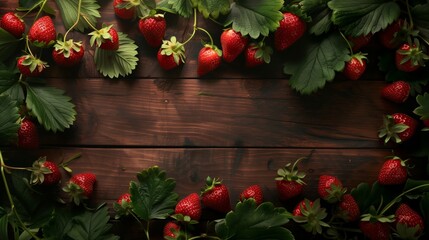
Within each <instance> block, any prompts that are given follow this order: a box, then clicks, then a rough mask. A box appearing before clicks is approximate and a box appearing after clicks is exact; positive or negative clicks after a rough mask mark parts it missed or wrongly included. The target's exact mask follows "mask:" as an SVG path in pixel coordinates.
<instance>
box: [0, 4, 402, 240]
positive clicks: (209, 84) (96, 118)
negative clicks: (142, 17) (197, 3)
mask: <svg viewBox="0 0 429 240" xmlns="http://www.w3.org/2000/svg"><path fill="white" fill-rule="evenodd" d="M112 2H113V1H111V0H108V1H107V0H106V1H99V3H100V4H101V6H102V9H101V12H102V19H101V20H100V21H99V23H100V25H101V23H102V22H104V23H106V24H114V25H115V27H116V28H117V29H118V30H119V31H122V32H124V33H127V34H129V36H130V37H131V38H132V39H134V40H135V41H136V43H137V44H138V46H139V49H138V51H139V55H138V57H139V64H138V67H137V69H136V70H135V71H134V73H133V74H132V75H131V76H129V77H127V78H121V79H113V80H112V79H106V78H103V77H102V76H101V75H100V74H99V73H98V72H97V71H96V69H95V66H94V62H93V53H94V52H93V49H91V48H90V46H89V37H88V36H85V35H82V34H78V33H74V34H72V36H73V37H74V38H75V39H80V40H82V41H84V43H85V49H86V53H85V57H84V61H83V63H82V64H81V65H80V66H79V67H77V68H74V69H70V70H67V69H61V68H58V67H52V68H49V69H48V71H47V72H46V74H45V77H46V78H47V81H48V84H49V85H51V86H55V87H58V88H61V89H64V90H65V91H66V93H67V95H69V96H71V97H72V99H73V103H74V104H76V110H77V112H78V116H77V120H76V122H75V124H74V126H72V127H71V128H70V129H68V130H66V131H65V132H64V133H57V134H53V133H48V132H44V131H43V130H42V129H40V131H41V138H42V139H41V143H42V146H41V149H40V151H37V152H34V153H32V154H33V155H34V156H41V155H42V156H43V155H46V156H47V157H48V159H50V160H53V161H57V162H60V161H61V160H63V159H65V158H67V157H69V156H71V155H73V154H75V153H82V157H81V158H80V159H78V160H76V161H74V162H72V163H71V164H70V167H71V168H72V169H73V170H74V172H76V173H78V172H84V171H92V172H94V173H95V174H96V175H97V183H96V190H95V196H94V199H93V200H92V201H93V202H95V203H101V202H107V203H108V204H109V205H110V206H111V204H112V202H113V201H115V200H116V199H117V198H118V196H119V195H121V194H122V193H123V192H126V191H127V190H128V185H129V182H130V181H131V180H135V176H136V173H137V172H139V171H141V170H143V169H145V168H148V167H151V166H154V165H158V166H159V167H161V168H162V169H164V170H165V171H166V172H167V173H168V176H169V177H172V178H175V179H176V181H177V188H176V190H177V192H178V193H179V195H180V197H183V196H185V195H187V194H189V193H191V192H198V191H199V190H200V188H201V187H203V185H204V179H205V178H206V177H207V176H212V177H219V178H221V179H223V182H224V183H225V184H226V185H227V186H228V187H229V189H230V194H231V201H232V203H235V202H236V201H237V199H238V196H239V194H240V192H241V191H242V190H243V189H244V188H245V187H247V186H249V185H252V184H260V185H261V186H262V188H263V190H264V194H265V197H266V200H269V201H273V202H275V203H276V204H278V205H281V204H284V206H287V207H288V209H290V207H292V206H293V205H294V204H295V203H296V201H297V200H294V201H292V202H291V203H290V204H288V203H279V202H278V199H277V194H276V189H275V182H274V178H275V177H276V170H277V169H278V168H280V167H283V166H284V165H285V164H286V163H289V162H293V161H295V160H296V159H297V158H300V157H303V156H309V155H310V154H311V157H310V158H309V159H308V160H305V161H303V162H302V163H301V164H300V165H299V167H300V169H301V170H303V171H305V172H306V173H307V175H308V176H307V178H306V180H305V181H306V182H307V186H306V187H305V196H306V197H308V198H316V197H317V194H316V189H317V181H318V176H319V175H321V174H331V175H336V176H338V177H339V178H340V179H341V180H342V181H343V183H344V185H345V186H346V187H348V188H349V189H351V188H353V187H355V186H356V185H357V184H358V183H360V182H372V181H374V180H376V175H377V171H378V169H379V167H380V166H381V164H382V162H383V161H384V157H385V156H388V155H391V150H392V149H391V146H385V145H384V144H382V142H381V141H380V140H379V139H378V137H377V130H378V128H379V127H380V126H381V124H382V116H383V114H386V113H393V112H394V111H398V110H399V109H400V106H398V105H396V104H392V103H389V102H387V101H386V100H383V99H382V98H381V97H380V93H379V92H380V89H381V88H382V87H383V86H384V84H385V83H384V82H383V76H382V75H381V74H380V73H377V72H376V66H375V67H374V65H375V62H376V56H375V57H374V59H372V60H373V62H372V63H371V64H372V65H373V67H370V68H369V70H368V71H367V73H365V75H364V76H363V78H362V79H360V80H358V81H347V80H344V79H343V77H341V76H340V75H341V74H338V75H339V76H338V77H337V78H336V79H335V81H334V82H332V83H329V84H327V86H326V87H325V88H324V89H323V90H321V91H319V92H317V93H315V94H313V95H310V96H302V95H299V94H298V93H296V92H295V91H293V90H292V89H291V88H290V86H289V84H288V80H287V76H285V75H284V74H283V73H282V66H283V59H284V58H287V57H290V56H285V54H280V53H275V55H274V56H273V62H272V64H270V65H267V66H263V67H261V68H259V69H257V70H248V69H245V67H244V59H243V57H240V58H239V59H237V60H236V61H235V62H234V63H232V64H226V63H223V64H222V66H221V67H220V68H219V69H218V70H217V71H216V72H214V73H212V74H210V75H208V76H207V77H204V78H201V79H200V78H198V77H197V74H196V69H197V61H196V60H197V54H198V51H199V49H200V48H201V43H200V41H201V38H206V36H205V35H203V34H202V33H200V32H197V34H196V36H195V37H194V38H193V39H192V41H191V42H190V43H189V44H187V45H186V46H185V48H186V55H187V62H186V64H185V65H184V66H183V67H182V68H180V69H176V70H173V71H170V72H166V71H163V70H162V69H161V68H160V66H159V65H158V63H157V60H156V52H157V49H152V48H150V47H149V46H148V45H147V44H146V42H145V41H144V39H143V37H142V36H141V35H140V33H139V32H138V25H137V22H132V23H129V22H126V21H121V20H119V19H117V18H116V17H115V16H114V14H113V8H112ZM50 4H51V5H52V6H53V7H55V4H54V3H52V2H51V3H50ZM16 7H17V1H13V0H7V1H1V2H0V13H1V14H3V13H4V12H6V11H11V10H14V8H16ZM166 19H167V25H168V29H167V33H166V38H169V37H170V36H172V35H175V36H177V37H178V40H179V41H183V40H184V39H186V38H187V37H188V36H189V35H190V33H191V32H192V19H184V18H180V17H177V16H172V15H167V16H166ZM198 20H199V25H200V26H203V27H205V28H207V29H209V31H210V32H211V33H212V35H213V37H214V38H215V42H216V44H217V45H218V46H220V43H219V36H220V33H221V31H222V27H221V26H218V25H216V24H215V23H213V22H211V21H210V20H205V19H203V18H202V17H199V18H198ZM55 22H56V24H57V32H62V33H64V32H65V30H64V27H63V26H62V24H61V18H60V16H59V14H57V17H56V19H55ZM375 40H376V39H375ZM375 45H376V44H375ZM375 48H376V46H375V47H374V49H375ZM374 49H371V48H370V49H369V51H372V50H374ZM51 65H54V64H53V63H52V62H51ZM8 150H9V154H10V157H12V158H13V157H14V155H19V153H18V152H19V151H15V150H14V149H13V148H9V149H8ZM127 226H128V225H127ZM115 231H117V233H118V234H121V235H122V236H123V237H124V239H141V234H142V232H141V231H140V230H139V229H135V228H132V229H131V230H130V229H128V228H127V227H124V225H120V224H119V223H118V225H116V227H115ZM153 234H155V235H156V234H160V232H159V233H156V232H155V233H153ZM135 235H140V236H135Z"/></svg>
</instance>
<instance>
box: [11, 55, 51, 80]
mask: <svg viewBox="0 0 429 240" xmlns="http://www.w3.org/2000/svg"><path fill="white" fill-rule="evenodd" d="M16 66H17V67H18V70H19V72H20V73H21V74H22V75H24V76H26V77H37V76H40V75H41V74H42V72H43V71H44V70H45V68H47V67H49V65H48V64H47V63H46V62H44V61H42V60H41V59H39V58H37V57H34V56H31V55H23V56H21V57H19V58H18V60H17V62H16Z"/></svg>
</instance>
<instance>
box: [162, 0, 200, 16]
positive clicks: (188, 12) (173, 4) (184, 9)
mask: <svg viewBox="0 0 429 240" xmlns="http://www.w3.org/2000/svg"><path fill="white" fill-rule="evenodd" d="M168 4H169V5H170V8H171V9H173V10H174V11H175V12H176V13H177V14H179V15H180V16H182V17H185V18H188V17H190V16H192V14H193V9H194V6H193V4H192V0H168Z"/></svg>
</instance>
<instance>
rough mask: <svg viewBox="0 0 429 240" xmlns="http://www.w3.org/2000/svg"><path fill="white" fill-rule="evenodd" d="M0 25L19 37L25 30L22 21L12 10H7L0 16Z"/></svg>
mask: <svg viewBox="0 0 429 240" xmlns="http://www.w3.org/2000/svg"><path fill="white" fill-rule="evenodd" d="M0 27H1V28H3V29H4V30H6V31H7V32H9V33H10V34H12V35H13V36H14V37H16V38H21V37H22V34H24V31H25V23H24V21H23V20H22V19H21V18H20V17H18V16H17V15H16V14H15V13H13V12H7V13H5V14H4V15H3V16H2V18H1V19H0Z"/></svg>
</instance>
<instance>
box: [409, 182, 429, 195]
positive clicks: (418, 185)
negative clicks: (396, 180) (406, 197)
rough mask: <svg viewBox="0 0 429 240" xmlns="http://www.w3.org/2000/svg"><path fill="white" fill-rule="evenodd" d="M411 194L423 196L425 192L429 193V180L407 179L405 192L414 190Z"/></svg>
mask: <svg viewBox="0 0 429 240" xmlns="http://www.w3.org/2000/svg"><path fill="white" fill-rule="evenodd" d="M414 188H415V190H414V191H412V192H411V193H410V194H416V193H418V194H423V193H425V192H429V180H415V179H407V182H406V183H405V186H404V189H403V190H402V191H403V192H405V191H408V190H410V189H414Z"/></svg>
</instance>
